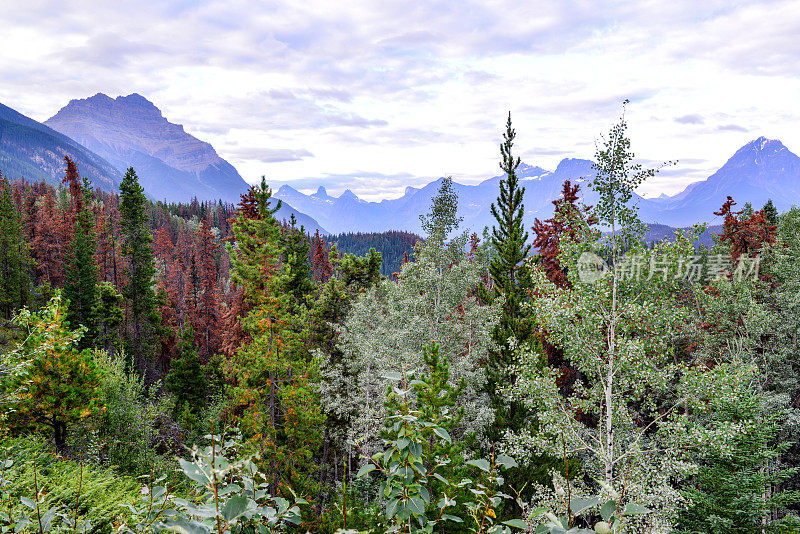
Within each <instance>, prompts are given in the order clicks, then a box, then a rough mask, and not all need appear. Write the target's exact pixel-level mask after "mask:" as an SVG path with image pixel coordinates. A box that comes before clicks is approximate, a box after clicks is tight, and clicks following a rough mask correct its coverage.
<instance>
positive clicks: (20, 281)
mask: <svg viewBox="0 0 800 534" xmlns="http://www.w3.org/2000/svg"><path fill="white" fill-rule="evenodd" d="M32 263H33V262H32V261H31V258H30V252H29V250H28V244H27V243H26V242H25V238H24V235H23V228H22V219H21V216H20V213H19V211H18V210H17V208H16V205H15V204H14V200H13V198H12V196H11V184H9V183H8V180H6V179H5V177H4V176H3V175H2V174H0V317H3V318H5V319H10V318H11V316H12V314H13V312H14V310H15V309H18V308H21V307H22V306H24V305H25V304H27V302H28V297H29V294H30V278H29V269H30V267H31V265H32Z"/></svg>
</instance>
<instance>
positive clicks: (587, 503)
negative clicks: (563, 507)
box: [569, 497, 600, 515]
mask: <svg viewBox="0 0 800 534" xmlns="http://www.w3.org/2000/svg"><path fill="white" fill-rule="evenodd" d="M598 504H600V498H599V497H592V498H591V499H581V498H579V497H573V498H572V500H571V501H570V503H569V509H570V511H571V512H572V515H579V514H580V513H581V512H583V511H584V510H587V509H589V508H591V507H592V506H597V505H598Z"/></svg>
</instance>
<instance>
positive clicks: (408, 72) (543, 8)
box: [0, 0, 800, 200]
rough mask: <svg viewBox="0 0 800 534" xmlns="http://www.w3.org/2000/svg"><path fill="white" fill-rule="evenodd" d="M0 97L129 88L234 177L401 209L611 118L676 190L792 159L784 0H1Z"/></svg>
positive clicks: (52, 101) (555, 156) (792, 14)
mask: <svg viewBox="0 0 800 534" xmlns="http://www.w3.org/2000/svg"><path fill="white" fill-rule="evenodd" d="M1 3H2V9H0V24H2V28H3V38H2V43H3V44H2V46H0V102H2V103H3V104H5V105H7V106H10V107H12V108H14V109H16V110H17V111H20V112H21V113H24V114H26V115H28V116H30V117H32V118H34V119H37V120H40V121H44V120H45V119H47V118H49V117H50V116H52V115H54V114H55V113H56V112H57V111H58V110H59V109H60V108H61V107H63V106H64V105H66V104H67V103H68V102H69V100H71V99H73V98H86V97H88V96H91V95H93V94H95V93H98V92H103V93H106V94H108V95H110V96H112V97H115V96H117V95H127V94H130V93H134V92H136V93H139V94H141V95H143V96H145V97H146V98H148V99H149V100H151V101H152V102H153V103H154V104H155V105H156V106H158V107H159V108H160V109H161V110H162V112H163V114H164V116H165V117H167V118H168V119H169V120H170V121H171V122H175V123H179V124H183V125H184V127H185V129H186V131H188V132H189V133H191V134H193V135H195V136H196V137H198V138H200V139H202V140H204V141H208V142H210V143H211V144H212V145H213V146H214V147H215V149H216V150H217V152H218V153H219V154H220V155H221V156H222V157H223V158H225V159H227V160H228V161H229V162H230V163H232V164H233V165H234V166H235V167H236V168H237V170H238V171H239V172H240V174H241V175H242V176H243V177H244V178H245V180H247V181H248V182H251V183H255V182H257V181H259V180H260V177H261V176H262V175H265V176H266V177H267V180H268V182H269V183H270V184H271V185H273V186H279V185H281V184H284V183H289V184H291V185H293V186H294V187H296V188H297V189H300V190H302V191H306V192H311V191H314V190H316V188H317V187H318V186H320V185H323V186H325V187H326V188H327V189H328V192H329V193H330V194H339V193H341V192H342V191H344V190H345V189H351V190H352V191H353V192H355V193H356V194H357V195H359V196H360V197H361V198H365V199H368V200H380V199H383V198H395V197H398V196H401V195H402V194H403V191H404V190H405V188H406V186H420V185H424V184H426V183H428V182H429V181H431V180H433V179H435V178H437V177H440V176H448V175H449V176H453V178H454V180H456V181H457V182H461V183H477V182H480V181H481V180H483V179H486V178H488V177H491V176H494V175H497V174H499V169H498V162H499V157H500V153H499V143H500V142H501V136H502V133H503V131H504V126H505V119H506V115H507V113H508V112H509V111H510V112H511V115H512V120H513V123H514V126H515V128H516V131H517V144H516V146H515V149H516V151H517V152H516V153H517V155H519V156H520V157H521V158H522V160H523V161H525V162H526V163H528V164H531V165H539V166H541V167H544V168H546V169H555V167H556V165H557V164H558V162H559V161H560V160H561V159H563V158H568V157H577V158H586V159H591V158H592V156H593V154H594V151H595V144H596V142H598V141H599V140H600V139H601V136H602V135H603V133H604V132H606V131H608V129H609V128H610V127H611V126H612V125H613V123H614V122H615V121H616V120H617V119H618V117H619V115H620V113H621V110H622V106H621V103H622V101H623V100H624V99H629V100H630V104H629V105H628V106H627V110H626V119H627V122H628V125H629V134H630V137H631V142H632V148H633V151H634V152H635V153H636V156H637V158H639V160H640V161H642V162H644V163H645V164H648V165H653V166H655V165H658V164H659V163H661V162H663V161H672V160H678V163H677V165H674V166H671V167H668V168H667V169H665V170H663V171H662V172H661V173H659V174H658V175H657V176H656V177H655V178H653V179H652V180H650V181H648V182H647V183H645V184H644V185H643V186H642V188H641V189H640V192H641V193H642V194H644V195H645V196H656V195H658V194H661V193H667V194H675V193H677V192H679V191H680V190H682V189H683V188H684V187H685V186H686V185H688V184H689V183H691V182H694V181H698V180H702V179H705V178H706V177H708V176H709V175H710V174H712V173H713V172H714V171H715V170H716V169H718V168H719V167H720V166H722V164H724V162H725V161H726V160H727V159H728V158H729V157H730V156H731V155H732V154H733V153H734V152H735V151H736V149H738V148H739V147H741V146H742V145H744V144H745V143H747V142H748V141H750V140H753V139H755V138H757V137H759V136H761V135H764V136H766V137H768V138H773V139H780V140H782V141H783V143H784V144H785V145H786V146H788V147H789V149H790V150H792V151H794V152H795V153H800V105H798V104H799V103H800V46H798V44H800V37H798V36H800V0H789V1H787V0H775V1H764V2H748V1H735V0H723V1H718V0H703V1H700V2H698V1H697V0H670V1H669V2H665V1H663V0H639V1H635V2H634V1H621V2H611V1H602V0H596V1H592V0H586V1H584V0H577V1H573V0H561V1H553V2H543V1H536V0H526V1H523V2H519V1H516V2H505V1H499V0H477V1H473V0H455V1H442V0H426V1H419V2H412V1H403V2H390V1H383V0H351V1H348V2H331V1H330V0H321V1H318V0H304V1H302V2H297V1H296V0H295V1H284V0H258V1H256V0H250V1H241V0H224V1H208V2H191V1H169V0H150V1H138V2H126V1H124V0H123V1H120V0H117V1H115V2H108V1H107V0H78V1H73V0H58V1H51V0H24V1H22V0H2V2H1Z"/></svg>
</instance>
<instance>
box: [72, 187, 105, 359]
mask: <svg viewBox="0 0 800 534" xmlns="http://www.w3.org/2000/svg"><path fill="white" fill-rule="evenodd" d="M82 195H83V199H84V202H83V205H82V208H81V210H80V212H78V213H77V214H76V217H75V231H74V232H73V236H72V242H71V243H70V247H69V250H68V252H67V267H66V272H65V275H66V276H65V281H64V297H65V298H66V299H67V300H68V301H69V305H68V307H67V314H66V316H67V321H68V322H69V324H70V326H71V327H72V328H76V327H77V326H78V325H83V326H85V327H86V333H85V334H84V335H83V337H82V338H81V340H80V341H79V343H78V347H79V349H81V350H82V349H86V348H89V347H93V346H95V344H96V342H97V318H96V315H95V312H96V308H97V267H96V266H95V263H94V258H95V252H96V250H97V236H96V235H95V231H94V223H93V222H92V210H91V207H90V206H91V204H90V202H89V201H90V200H91V195H92V189H91V182H90V181H89V180H88V179H85V178H84V183H83V188H82Z"/></svg>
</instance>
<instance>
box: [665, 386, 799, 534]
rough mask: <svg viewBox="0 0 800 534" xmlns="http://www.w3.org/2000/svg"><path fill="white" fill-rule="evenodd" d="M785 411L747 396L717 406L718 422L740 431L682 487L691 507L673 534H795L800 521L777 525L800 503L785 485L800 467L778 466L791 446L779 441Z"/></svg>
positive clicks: (754, 395)
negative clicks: (729, 443) (727, 445)
mask: <svg viewBox="0 0 800 534" xmlns="http://www.w3.org/2000/svg"><path fill="white" fill-rule="evenodd" d="M780 412H781V410H777V411H775V410H765V409H764V406H762V402H761V396H759V395H758V394H757V393H756V392H754V391H744V392H742V393H741V394H739V395H736V396H732V398H730V399H729V400H728V399H726V402H724V403H723V404H722V406H719V407H718V409H717V410H716V411H715V413H714V418H715V419H717V420H719V421H725V422H728V423H735V424H737V425H739V427H740V428H741V429H742V430H741V432H739V433H738V435H736V436H734V437H733V443H732V444H731V447H730V448H728V447H722V448H718V447H715V448H713V449H712V450H711V451H710V453H709V454H707V455H706V456H705V457H703V458H702V459H701V465H700V468H699V470H698V473H697V475H695V476H694V477H693V479H692V480H690V481H689V483H688V484H686V485H685V486H684V488H685V489H684V490H683V493H684V495H685V497H686V498H687V500H688V502H690V503H691V505H690V506H689V507H688V508H687V509H686V510H685V511H683V512H682V513H681V514H680V516H679V517H678V524H677V528H676V529H675V530H674V531H673V532H675V534H723V533H728V532H737V533H742V534H759V533H762V532H796V530H791V529H787V528H786V527H787V526H788V523H789V522H790V521H793V522H792V523H791V525H792V526H794V527H795V529H796V528H797V527H798V526H800V521H798V520H797V518H796V517H794V518H791V519H790V518H786V519H784V520H778V518H779V517H781V516H783V515H784V514H785V513H786V510H787V509H788V508H789V507H790V506H792V505H796V504H797V503H798V502H800V492H798V491H783V489H782V487H781V486H782V483H783V482H784V481H785V480H786V479H788V478H789V477H791V476H792V475H794V474H796V473H797V471H798V468H786V467H783V466H781V464H780V456H781V454H782V453H783V452H785V451H786V450H787V449H788V448H789V446H790V445H791V443H789V442H786V441H784V440H783V439H782V438H780V437H779V434H780V427H779V425H778V422H779V421H780V420H781V417H782V415H785V414H781V413H780Z"/></svg>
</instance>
